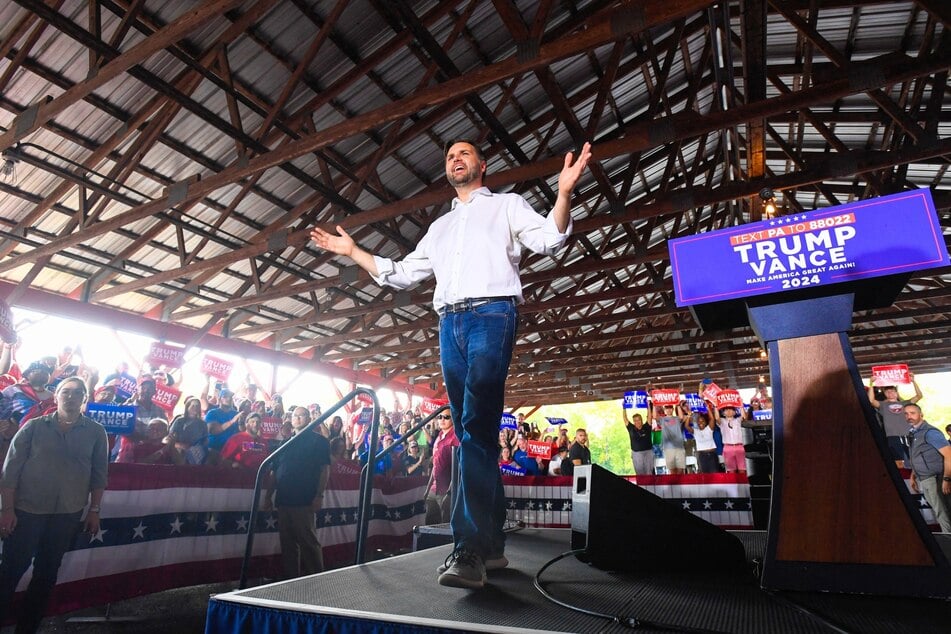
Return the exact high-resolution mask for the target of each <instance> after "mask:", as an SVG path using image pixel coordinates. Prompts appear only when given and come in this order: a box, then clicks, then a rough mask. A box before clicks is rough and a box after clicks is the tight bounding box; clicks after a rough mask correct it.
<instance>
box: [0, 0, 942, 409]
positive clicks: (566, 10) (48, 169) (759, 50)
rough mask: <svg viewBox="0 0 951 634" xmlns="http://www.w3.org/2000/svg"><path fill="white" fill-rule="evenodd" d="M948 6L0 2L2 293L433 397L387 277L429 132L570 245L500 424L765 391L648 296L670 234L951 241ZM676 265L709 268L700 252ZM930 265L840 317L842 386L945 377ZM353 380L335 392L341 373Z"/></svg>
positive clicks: (430, 162)
mask: <svg viewBox="0 0 951 634" xmlns="http://www.w3.org/2000/svg"><path fill="white" fill-rule="evenodd" d="M949 67H951V9H949V5H948V3H947V2H946V1H945V0H918V1H916V2H885V1H871V2H849V1H847V0H771V1H768V0H742V1H730V2H710V1H709V0H638V1H634V0H628V1H604V0H600V1H599V0H591V1H588V2H571V1H559V2H555V1H553V0H540V1H537V2H536V1H519V2H509V1H505V0H491V1H490V0H443V1H437V0H431V1H429V2H416V1H411V0H326V1H318V0H283V1H278V0H258V1H252V0H244V1H241V0H206V1H205V2H201V3H197V2H190V1H182V0H178V1H165V0H163V1H161V2H159V1H154V0H45V1H44V0H13V1H11V2H6V3H3V4H2V5H0V126H2V129H0V149H2V150H3V152H4V165H5V166H7V167H9V169H8V170H4V174H3V175H2V177H0V280H2V281H4V282H6V283H7V284H5V285H4V288H7V289H8V290H9V296H8V297H7V301H8V302H9V303H11V304H14V305H15V304H16V303H17V302H18V301H19V300H20V299H21V298H23V297H26V296H27V294H28V293H30V292H31V291H34V290H36V289H42V290H44V291H48V292H49V293H52V294H54V295H55V296H60V297H62V298H63V304H62V305H63V306H65V307H66V312H68V307H69V306H70V303H71V302H78V303H82V304H85V305H92V306H97V307H108V308H111V309H115V310H116V311H122V312H123V313H133V314H137V315H142V316H144V317H147V318H150V319H153V320H157V321H161V322H166V323H168V324H173V325H175V326H179V327H183V328H186V329H189V330H187V332H193V333H195V336H194V339H193V340H191V341H188V342H183V343H194V342H196V341H199V340H200V337H201V336H202V335H208V336H212V335H215V336H218V337H225V338H228V339H230V340H232V341H237V342H245V343H247V345H248V346H249V347H248V350H253V349H254V348H253V347H258V348H267V349H268V350H271V351H273V350H276V351H281V352H285V353H286V354H288V355H294V356H296V357H302V358H304V359H307V360H310V361H312V363H313V367H314V368H315V369H317V370H324V371H329V372H331V373H334V372H335V371H336V369H340V370H346V371H347V372H349V373H350V374H349V375H348V376H354V374H353V371H357V373H358V374H359V376H363V377H364V378H366V379H367V381H368V382H371V383H374V384H377V385H382V384H387V385H396V386H398V385H401V384H409V383H411V384H414V385H417V386H424V387H425V388H427V389H432V390H435V391H437V392H438V391H439V390H440V389H441V379H440V376H439V365H438V358H439V356H438V355H439V353H438V345H437V343H438V338H437V334H436V328H437V319H436V316H435V315H434V314H433V312H432V310H431V304H430V302H431V294H432V289H433V284H432V282H431V281H430V282H427V283H423V284H421V285H420V286H419V287H417V288H414V289H411V290H409V291H404V292H395V291H393V290H391V289H384V288H380V287H378V286H376V285H375V284H374V283H373V282H372V281H371V280H370V279H369V277H368V276H367V275H365V274H363V273H362V272H359V271H357V270H356V269H355V268H354V267H353V266H351V265H349V264H348V263H347V262H345V261H343V260H341V259H339V258H337V257H331V256H328V255H327V254H324V253H321V252H319V251H318V250H316V249H315V248H313V246H312V245H311V244H309V243H308V239H307V232H308V230H309V228H310V227H311V226H312V225H314V224H315V223H321V224H324V225H327V226H332V225H334V224H338V223H339V224H340V225H342V226H343V227H345V228H347V230H348V231H350V232H351V233H352V234H353V235H354V237H355V238H356V239H357V240H358V242H359V243H360V244H361V245H363V246H364V247H366V248H368V249H370V250H372V251H374V252H377V253H380V254H381V255H386V256H389V257H395V258H399V257H401V256H403V255H405V254H407V253H409V252H410V251H411V250H412V248H413V246H414V245H415V244H416V243H417V242H418V240H419V239H420V238H421V236H422V235H423V233H424V232H425V231H426V228H427V227H428V225H429V223H431V222H432V220H433V219H435V218H436V217H437V216H438V215H439V214H441V213H443V212H444V211H446V210H447V208H448V202H449V200H450V198H451V190H449V189H448V186H447V185H446V182H445V179H444V175H443V159H442V154H441V148H442V144H443V143H444V142H445V141H446V140H448V139H451V138H454V137H459V136H463V137H470V138H474V139H476V140H478V141H479V142H480V143H482V144H483V146H484V148H485V151H486V155H487V158H488V165H489V184H490V186H491V187H493V188H494V189H497V190H507V191H516V192H519V193H521V194H523V195H524V196H525V197H526V198H527V199H528V200H529V201H530V202H531V203H532V204H533V205H534V206H535V207H536V208H537V209H538V210H540V211H543V212H545V213H547V209H548V208H549V207H550V205H551V204H552V202H553V200H554V195H555V189H556V187H555V184H556V175H557V172H558V170H559V168H560V164H561V161H562V157H563V155H564V153H565V152H567V151H569V150H572V149H573V148H577V147H579V146H580V145H581V144H582V143H583V142H584V141H585V140H591V141H592V143H593V145H594V152H595V158H596V159H597V160H596V162H595V163H594V165H593V166H592V168H591V170H590V172H589V173H588V174H587V175H585V177H584V178H583V179H582V182H581V183H580V184H579V187H578V189H577V191H576V194H575V198H574V200H573V209H572V215H573V217H574V222H575V228H574V234H573V235H572V237H571V238H570V240H569V243H568V246H567V247H566V248H565V249H564V250H563V251H561V252H560V253H558V254H557V255H555V256H552V257H547V256H546V257H541V256H534V255H529V256H527V257H525V258H524V260H523V262H522V278H523V282H524V286H525V299H526V303H525V305H524V306H523V307H522V319H521V324H520V329H519V337H518V341H517V345H516V352H515V357H514V359H513V363H512V370H511V373H510V380H509V399H508V405H509V406H519V405H540V404H545V403H562V402H573V401H581V400H592V399H593V398H615V397H617V396H618V395H619V394H620V393H621V392H623V391H624V390H625V389H629V388H631V387H634V386H638V385H642V384H644V383H646V382H648V381H653V382H654V383H666V384H668V385H677V384H680V383H684V384H685V385H691V384H693V383H695V381H696V380H698V379H699V378H700V377H701V376H713V377H714V378H716V379H717V380H718V381H719V382H724V383H727V382H728V383H731V384H733V385H738V386H741V387H742V386H750V385H752V384H753V383H755V382H756V381H757V380H758V378H759V377H761V376H765V375H767V374H768V370H767V363H766V361H765V360H764V359H762V358H761V357H760V348H759V345H758V343H757V341H756V338H755V337H754V336H753V333H752V332H751V331H750V330H749V329H736V330H732V331H723V332H703V331H702V330H701V329H699V327H698V326H697V324H696V323H695V321H694V320H693V318H692V317H691V315H690V314H689V312H688V311H686V310H684V309H681V308H678V307H677V306H676V304H675V301H674V297H673V291H672V287H671V281H670V266H669V261H668V257H667V246H666V242H667V240H668V239H669V238H671V237H676V236H682V235H689V234H693V233H697V232H701V231H709V230H712V229H717V228H722V227H725V226H730V225H733V224H739V223H743V222H749V221H755V220H759V219H760V218H761V213H762V206H761V203H760V199H759V198H758V196H757V193H758V192H759V191H760V189H762V188H763V187H764V186H769V187H771V188H772V189H774V190H775V191H776V192H777V195H778V198H777V202H778V204H779V207H780V209H781V211H783V212H785V213H797V212H800V211H803V210H811V209H816V208H820V207H825V206H829V205H835V204H842V203H847V202H851V201H855V200H859V199H863V198H868V197H872V196H879V195H884V194H889V193H894V192H897V191H902V190H906V189H910V188H920V187H929V188H931V190H932V193H933V196H934V198H935V201H936V204H937V206H938V208H939V216H940V219H941V222H942V225H943V226H944V228H945V231H944V237H945V240H946V241H948V240H949V236H951V179H949V177H948V174H947V173H948V167H949V159H951V90H949V85H948V70H949ZM703 265H708V266H709V265H714V266H715V263H705V264H703ZM949 282H951V272H949V271H948V270H947V269H943V270H938V271H932V272H929V273H928V274H927V275H924V276H920V277H915V278H913V279H912V280H911V282H909V284H908V285H907V286H906V288H905V289H904V290H903V292H902V293H901V295H900V296H899V298H898V300H897V302H896V303H895V304H894V305H893V306H892V307H890V308H886V309H881V310H875V311H865V312H861V313H857V314H856V315H855V320H854V331H853V333H852V343H853V346H854V350H855V353H856V358H857V360H858V362H859V365H860V367H861V368H863V369H866V368H867V366H869V365H871V364H873V363H877V362H881V361H895V362H908V363H909V364H911V366H912V367H913V369H914V370H916V371H919V372H925V371H939V370H947V369H949V367H951V363H949V361H948V359H949V352H951V337H948V335H947V333H948V331H949V328H948V325H949V312H951V287H949ZM360 373H362V374H360Z"/></svg>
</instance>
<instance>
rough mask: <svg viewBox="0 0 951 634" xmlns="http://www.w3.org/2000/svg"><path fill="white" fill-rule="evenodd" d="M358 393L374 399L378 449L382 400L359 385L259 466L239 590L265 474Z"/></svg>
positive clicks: (373, 444)
mask: <svg viewBox="0 0 951 634" xmlns="http://www.w3.org/2000/svg"><path fill="white" fill-rule="evenodd" d="M357 394H366V395H367V396H369V397H370V399H371V400H372V401H373V420H372V421H371V422H370V427H371V429H372V430H373V432H372V437H371V445H370V446H371V448H372V449H373V450H376V443H377V429H378V428H379V424H380V402H379V400H378V399H377V397H376V392H374V391H373V390H371V389H369V388H365V387H358V388H357V389H355V390H353V391H352V392H350V393H349V394H347V395H346V396H344V397H343V398H341V399H340V400H339V401H337V402H336V403H335V404H334V405H333V407H331V408H330V409H329V410H327V412H325V413H323V414H321V415H320V416H318V417H317V418H316V419H314V420H313V421H311V422H310V424H309V425H307V427H304V428H303V429H301V430H300V431H298V432H297V433H296V434H294V435H293V436H291V437H290V438H289V439H287V440H286V441H285V442H284V444H282V445H281V446H280V447H278V448H277V449H276V450H275V451H274V453H272V454H271V455H270V456H268V457H267V458H265V459H264V462H262V463H261V466H260V467H258V473H257V477H255V479H254V497H252V499H251V517H250V519H249V520H248V536H247V541H246V543H245V547H244V559H243V560H242V561H241V579H240V581H239V582H238V589H239V590H243V589H244V588H246V587H247V582H248V565H249V563H250V562H251V551H252V550H253V548H254V526H255V521H256V520H257V514H258V504H259V502H260V498H261V484H262V483H263V481H264V475H265V474H266V473H267V472H268V471H270V465H271V464H272V463H273V462H274V459H275V458H277V456H279V455H280V454H281V452H283V451H284V450H285V449H286V448H287V447H288V446H289V445H290V444H291V443H293V442H296V440H297V438H299V437H300V436H302V435H303V434H304V432H310V431H312V430H313V428H314V427H316V426H317V425H320V424H322V423H323V422H324V421H325V420H327V419H328V418H329V417H330V416H331V415H332V414H333V413H334V412H336V411H337V410H339V409H340V408H341V407H343V406H344V405H345V404H346V403H349V402H350V401H352V400H353V399H354V398H355V397H356V396H357ZM362 486H363V485H362V483H361V491H362ZM361 519H362V518H361ZM361 523H362V522H361Z"/></svg>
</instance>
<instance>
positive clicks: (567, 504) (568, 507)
mask: <svg viewBox="0 0 951 634" xmlns="http://www.w3.org/2000/svg"><path fill="white" fill-rule="evenodd" d="M561 510H562V511H570V510H571V502H567V501H566V502H565V503H564V504H563V505H562V507H561Z"/></svg>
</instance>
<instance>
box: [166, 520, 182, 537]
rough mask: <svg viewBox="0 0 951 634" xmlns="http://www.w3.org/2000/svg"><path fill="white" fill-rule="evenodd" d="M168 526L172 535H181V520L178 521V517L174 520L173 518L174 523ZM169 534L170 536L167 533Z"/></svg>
mask: <svg viewBox="0 0 951 634" xmlns="http://www.w3.org/2000/svg"><path fill="white" fill-rule="evenodd" d="M169 526H171V527H172V533H178V534H179V535H181V533H182V526H183V522H182V520H180V519H178V517H176V518H175V521H174V522H172V523H171V524H169ZM169 534H171V533H169Z"/></svg>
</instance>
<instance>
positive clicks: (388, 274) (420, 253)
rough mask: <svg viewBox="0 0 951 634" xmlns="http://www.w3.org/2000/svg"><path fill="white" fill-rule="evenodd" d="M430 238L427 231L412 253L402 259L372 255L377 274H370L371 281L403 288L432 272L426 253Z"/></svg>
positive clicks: (428, 275)
mask: <svg viewBox="0 0 951 634" xmlns="http://www.w3.org/2000/svg"><path fill="white" fill-rule="evenodd" d="M429 244H430V239H429V234H428V233H427V234H426V235H425V236H423V239H422V240H420V241H419V244H418V245H416V248H415V249H414V250H413V252H412V253H410V254H409V255H407V256H406V257H405V258H403V259H402V260H391V259H389V258H384V257H381V256H379V255H374V256H373V261H374V262H375V263H376V270H377V273H378V275H371V277H372V278H373V281H374V282H376V283H377V284H379V285H381V286H392V287H393V288H398V289H404V288H409V287H410V286H413V285H414V284H417V283H418V282H420V281H422V280H424V279H426V278H427V277H430V276H431V275H432V274H433V265H432V262H430V260H429V256H428V255H427V250H428V248H429Z"/></svg>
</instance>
